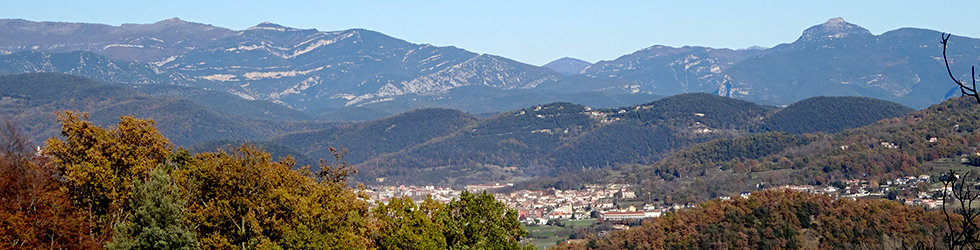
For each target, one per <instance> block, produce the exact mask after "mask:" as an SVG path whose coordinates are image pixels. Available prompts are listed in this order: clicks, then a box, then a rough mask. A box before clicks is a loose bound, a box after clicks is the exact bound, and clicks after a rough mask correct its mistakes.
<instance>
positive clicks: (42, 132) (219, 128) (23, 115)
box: [0, 73, 335, 145]
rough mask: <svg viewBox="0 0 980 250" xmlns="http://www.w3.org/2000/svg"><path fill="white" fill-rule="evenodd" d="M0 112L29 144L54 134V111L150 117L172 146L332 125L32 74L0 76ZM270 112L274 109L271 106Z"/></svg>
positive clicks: (100, 118) (103, 117)
mask: <svg viewBox="0 0 980 250" xmlns="http://www.w3.org/2000/svg"><path fill="white" fill-rule="evenodd" d="M0 98H2V99H0V115H2V116H4V117H7V118H12V119H14V120H16V121H17V122H18V124H19V125H21V126H24V128H25V130H26V131H27V133H28V134H29V135H30V136H31V139H32V140H33V141H35V142H40V141H43V140H45V139H47V138H50V137H53V136H56V135H58V131H59V130H60V127H59V126H58V124H57V121H56V120H55V115H54V112H55V111H59V110H77V111H83V112H88V113H89V115H90V118H91V119H92V121H93V122H94V123H95V124H99V125H108V124H114V123H116V122H118V121H119V120H118V119H119V117H120V116H122V115H130V116H136V117H142V118H151V119H154V120H155V121H156V123H157V126H159V128H160V131H161V132H162V133H163V134H164V135H166V136H169V137H170V138H171V140H172V141H173V142H174V143H175V144H177V145H190V144H194V143H198V142H204V141H209V140H217V139H238V140H263V139H266V138H269V137H270V136H272V135H276V134H283V133H287V132H292V131H303V130H310V129H322V128H327V127H333V126H334V125H335V123H327V122H285V121H274V120H259V119H249V118H242V117H239V116H235V115H229V114H226V113H223V112H219V111H216V110H215V109H211V108H208V107H205V106H203V105H201V104H198V103H197V102H195V101H192V100H188V99H182V98H160V97H153V96H147V95H144V94H140V93H138V92H136V91H134V90H131V89H129V88H124V87H119V86H113V85H107V84H103V83H99V82H96V81H93V80H90V79H87V78H83V77H79V76H71V75H65V74H57V73H32V74H20V75H2V76H0ZM273 110H274V109H273Z"/></svg>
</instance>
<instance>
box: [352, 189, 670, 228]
mask: <svg viewBox="0 0 980 250" xmlns="http://www.w3.org/2000/svg"><path fill="white" fill-rule="evenodd" d="M512 185H513V184H500V183H494V184H481V185H469V186H466V189H467V190H468V191H470V192H481V191H485V190H486V191H489V190H493V189H498V188H503V187H509V186H512ZM461 192H462V190H454V189H452V188H449V187H435V186H404V185H401V186H375V187H371V188H369V189H368V190H366V191H365V194H366V195H367V196H368V197H369V199H370V201H371V202H374V201H380V202H387V201H388V200H390V199H391V198H393V197H409V198H411V199H412V200H414V201H416V202H419V201H422V200H424V199H426V197H429V196H431V197H432V198H433V199H434V200H436V201H439V202H449V201H451V200H452V199H453V198H457V197H459V194H460V193H461ZM495 197H496V198H497V200H498V201H501V202H503V203H504V204H507V205H508V206H510V207H511V208H513V209H515V210H517V211H518V214H519V218H520V219H521V220H522V221H523V222H525V223H529V224H531V223H535V224H545V223H547V221H549V220H554V219H584V218H599V219H604V220H631V219H643V218H651V217H657V216H660V215H661V214H662V213H663V211H665V210H667V209H670V208H671V207H663V206H662V207H657V206H653V205H650V204H647V205H645V206H643V207H642V208H640V209H637V208H635V207H633V206H630V207H626V208H620V207H618V206H617V205H616V204H615V203H614V202H613V200H614V199H632V198H636V194H635V193H634V192H633V191H632V188H631V187H630V186H629V185H625V184H607V185H588V186H586V187H585V188H584V189H581V190H560V189H548V190H542V191H530V190H519V191H514V192H511V193H509V194H495ZM682 207H683V206H678V207H677V209H679V208H682Z"/></svg>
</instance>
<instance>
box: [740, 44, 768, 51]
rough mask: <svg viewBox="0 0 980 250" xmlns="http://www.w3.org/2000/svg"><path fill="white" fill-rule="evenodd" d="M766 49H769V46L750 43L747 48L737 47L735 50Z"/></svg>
mask: <svg viewBox="0 0 980 250" xmlns="http://www.w3.org/2000/svg"><path fill="white" fill-rule="evenodd" d="M767 49H769V48H768V47H762V46H759V45H752V46H749V47H748V48H744V49H737V50H738V51H745V50H767Z"/></svg>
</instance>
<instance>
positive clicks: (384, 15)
mask: <svg viewBox="0 0 980 250" xmlns="http://www.w3.org/2000/svg"><path fill="white" fill-rule="evenodd" d="M928 2H930V1H854V0H851V1H819V2H818V1H808V2H803V1H786V0H781V1H696V0H678V1H528V0H525V1H509V0H497V1H424V2H421V1H420V2H415V1H384V0H382V1H294V0H275V1H241V0H239V1H227V0H218V1H189V0H172V1H99V0H96V1H54V0H32V1H7V3H4V4H3V6H2V7H0V18H22V19H27V20H32V21H65V22H89V23H104V24H110V25H120V24H123V23H153V22H157V21H160V20H164V19H169V18H172V17H179V18H181V19H183V20H186V21H192V22H199V23H206V24H212V25H215V26H221V27H226V28H231V29H235V30H242V29H246V28H248V27H251V26H254V25H256V24H258V23H261V22H263V21H270V22H273V23H278V24H281V25H284V26H289V27H296V28H316V29H318V30H321V31H332V30H343V29H349V28H365V29H370V30H375V31H379V32H382V33H385V34H388V35H390V36H393V37H396V38H400V39H404V40H406V41H409V42H413V43H430V44H434V45H438V46H448V45H452V46H457V47H461V48H464V49H467V50H470V51H473V52H477V53H488V54H495V55H501V56H504V57H508V58H511V59H515V60H518V61H521V62H525V63H530V64H534V65H542V64H545V63H547V62H549V61H551V60H554V59H558V58H561V57H565V56H569V57H575V58H579V59H583V60H586V61H589V62H596V61H599V60H612V59H615V58H616V57H619V56H621V55H625V54H628V53H631V52H633V51H636V50H639V49H642V48H646V47H649V46H652V45H658V44H659V45H668V46H684V45H698V46H708V47H715V48H733V49H737V48H745V47H749V46H752V45H759V46H764V47H772V46H775V45H777V44H780V43H789V42H792V41H794V40H796V38H798V37H799V36H800V34H801V33H802V32H803V30H804V29H806V28H808V27H810V26H813V25H817V24H820V23H823V22H825V21H827V19H830V18H833V17H843V18H844V19H845V20H846V21H848V22H850V23H854V24H857V25H860V26H862V27H864V28H867V29H868V30H870V31H871V32H872V33H874V34H881V33H883V32H886V31H889V30H893V29H897V28H901V27H918V28H927V29H934V30H939V31H944V32H951V33H954V34H956V35H962V36H969V37H980V25H978V23H980V22H978V21H977V20H976V19H977V15H976V10H980V1H975V0H973V1H960V0H956V1H942V3H943V4H936V3H928ZM952 15H956V17H953V16H952ZM937 41H938V38H937Z"/></svg>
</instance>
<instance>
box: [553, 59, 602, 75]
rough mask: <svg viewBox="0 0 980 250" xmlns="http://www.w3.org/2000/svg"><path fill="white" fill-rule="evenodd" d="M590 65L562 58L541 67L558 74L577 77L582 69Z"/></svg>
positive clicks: (581, 61)
mask: <svg viewBox="0 0 980 250" xmlns="http://www.w3.org/2000/svg"><path fill="white" fill-rule="evenodd" d="M590 65H592V63H590V62H586V61H583V60H581V59H577V58H571V57H562V58H560V59H558V60H554V61H551V62H549V63H548V64H545V65H543V66H541V67H545V68H549V69H551V70H554V71H555V72H558V73H560V74H562V75H566V76H567V75H577V74H578V73H580V72H582V70H583V69H585V68H587V67H589V66H590Z"/></svg>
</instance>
